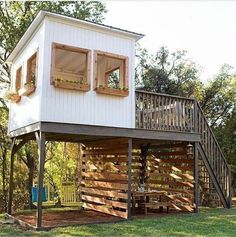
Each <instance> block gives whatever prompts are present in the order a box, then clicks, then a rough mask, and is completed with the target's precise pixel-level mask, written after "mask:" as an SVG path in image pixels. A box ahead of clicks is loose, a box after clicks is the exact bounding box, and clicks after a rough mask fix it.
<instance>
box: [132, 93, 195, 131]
mask: <svg viewBox="0 0 236 237" xmlns="http://www.w3.org/2000/svg"><path fill="white" fill-rule="evenodd" d="M136 128H143V129H154V130H168V131H182V132H194V100H193V99H188V98H182V97H178V96H171V95H165V94H157V93H150V92H143V91H136Z"/></svg>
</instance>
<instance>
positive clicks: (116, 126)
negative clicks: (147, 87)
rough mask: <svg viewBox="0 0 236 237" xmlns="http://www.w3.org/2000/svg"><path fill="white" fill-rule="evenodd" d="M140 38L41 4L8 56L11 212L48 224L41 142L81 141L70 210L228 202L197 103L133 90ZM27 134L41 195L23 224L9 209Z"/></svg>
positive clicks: (225, 171) (214, 145)
mask: <svg viewBox="0 0 236 237" xmlns="http://www.w3.org/2000/svg"><path fill="white" fill-rule="evenodd" d="M142 37H143V35H142V34H137V33H134V32H131V31H126V30H122V29H119V28H115V27H111V26H107V25H102V24H97V23H93V22H89V21H82V20H78V19H74V18H71V17H66V16H62V15H58V14H54V13H50V12H45V11H41V12H40V13H39V14H38V16H37V17H36V18H35V19H34V21H33V22H32V24H31V25H30V26H29V28H28V30H27V31H26V32H25V34H24V35H23V37H22V38H21V40H20V41H19V42H18V44H17V45H16V47H15V48H14V50H13V51H12V53H11V54H10V56H9V57H8V60H7V62H8V63H10V64H11V65H12V67H11V68H12V71H11V75H12V78H11V92H10V99H11V103H10V114H9V135H10V137H11V139H12V153H11V173H10V191H9V200H8V216H9V218H13V219H14V220H16V221H18V222H20V223H25V225H27V226H28V227H29V226H31V227H32V226H34V225H35V226H36V228H37V229H40V228H45V227H46V224H45V223H46V222H45V223H44V215H42V192H43V191H42V190H43V179H44V164H45V152H46V151H45V144H46V141H63V142H72V143H78V144H79V146H78V147H79V148H78V149H79V154H80V159H79V167H80V171H79V173H78V176H79V179H80V183H79V193H78V199H79V200H80V203H82V205H83V210H84V213H83V214H81V215H80V214H78V215H76V217H75V218H79V217H78V216H83V215H86V210H91V211H93V212H94V213H96V214H95V215H94V222H97V221H98V219H99V218H103V219H102V220H104V218H105V217H106V215H107V216H114V217H115V218H118V219H130V218H133V217H135V216H137V215H138V214H139V213H142V214H143V215H144V214H147V215H148V214H149V213H152V212H155V211H156V209H157V210H159V211H161V210H162V209H167V211H172V210H177V211H189V212H193V211H195V212H198V206H199V205H201V204H203V203H204V201H206V200H205V199H207V198H208V199H209V200H212V199H214V198H215V199H216V201H217V202H219V203H220V205H222V206H224V207H227V208H230V207H231V189H230V183H231V181H230V168H229V166H228V164H227V162H226V160H225V157H224V155H223V153H222V151H221V149H220V147H219V144H218V142H217V140H216V138H215V136H214V134H213V132H212V130H211V128H210V127H209V125H208V123H207V120H206V118H205V116H204V114H203V112H202V110H201V108H200V106H199V104H198V102H197V101H196V100H194V99H189V98H182V97H177V96H171V95H165V94H156V93H150V92H145V91H136V90H135V81H134V80H135V78H134V77H135V43H136V41H138V40H139V39H141V38H142ZM30 140H36V141H37V144H38V149H39V167H38V174H37V177H38V181H37V184H38V189H37V190H38V191H37V192H38V193H37V212H36V221H35V222H33V223H26V222H27V221H26V222H24V221H22V219H21V220H20V217H19V218H18V217H16V216H14V214H13V213H12V202H13V200H12V194H13V191H14V190H13V183H14V179H13V177H14V176H13V173H14V154H15V153H16V152H17V151H18V150H19V149H20V148H21V147H22V146H23V145H24V144H25V143H27V142H28V141H30ZM209 200H208V201H209ZM207 203H208V202H207ZM99 213H100V214H99ZM99 215H103V216H102V217H101V216H99ZM19 220H20V221H19Z"/></svg>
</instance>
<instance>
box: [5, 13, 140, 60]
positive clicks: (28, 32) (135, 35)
mask: <svg viewBox="0 0 236 237" xmlns="http://www.w3.org/2000/svg"><path fill="white" fill-rule="evenodd" d="M45 16H48V17H54V18H58V19H66V20H69V21H74V22H77V23H80V24H84V25H91V26H96V27H98V28H100V29H103V30H109V31H111V32H114V33H121V34H123V35H126V36H127V37H131V38H134V39H135V41H138V40H139V39H141V38H143V37H144V35H143V34H138V33H135V32H131V31H125V30H122V29H118V28H115V27H109V26H106V25H102V24H101V25H99V24H96V23H92V22H89V21H83V20H79V19H76V18H72V17H68V16H63V15H59V14H56V13H52V12H47V11H40V12H39V14H38V15H37V16H36V17H35V19H34V20H33V22H32V23H31V25H30V26H29V27H28V29H27V30H26V32H25V33H24V35H23V36H22V37H21V39H20V40H19V42H18V43H17V45H16V46H15V48H14V49H13V51H12V52H11V53H10V55H9V56H8V58H7V60H6V62H7V63H11V62H12V61H13V60H14V58H15V57H16V55H17V54H18V53H19V51H20V50H21V49H22V48H23V47H24V45H25V43H26V42H27V40H28V39H29V38H30V37H31V35H32V34H33V32H34V31H35V30H36V29H37V27H38V26H39V25H40V23H41V22H42V21H43V19H44V18H45Z"/></svg>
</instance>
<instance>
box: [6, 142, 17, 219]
mask: <svg viewBox="0 0 236 237" xmlns="http://www.w3.org/2000/svg"><path fill="white" fill-rule="evenodd" d="M15 143H16V138H13V140H12V144H11V158H10V159H11V161H10V162H11V163H10V178H9V193H8V205H7V213H8V214H9V215H11V213H12V199H13V198H12V197H13V174H14V157H15Z"/></svg>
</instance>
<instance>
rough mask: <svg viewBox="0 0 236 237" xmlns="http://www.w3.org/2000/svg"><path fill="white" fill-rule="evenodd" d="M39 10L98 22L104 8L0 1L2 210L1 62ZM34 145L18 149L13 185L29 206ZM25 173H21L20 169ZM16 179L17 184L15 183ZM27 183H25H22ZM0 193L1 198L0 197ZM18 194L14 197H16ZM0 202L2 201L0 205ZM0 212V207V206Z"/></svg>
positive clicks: (5, 147) (5, 71) (2, 83)
mask: <svg viewBox="0 0 236 237" xmlns="http://www.w3.org/2000/svg"><path fill="white" fill-rule="evenodd" d="M40 10H46V11H50V12H55V13H59V14H63V15H66V16H72V17H75V18H79V19H83V20H90V21H93V22H99V23H100V22H102V20H103V16H104V13H106V7H105V4H104V3H101V2H98V1H42V2H41V1H3V2H0V29H1V30H0V169H1V173H0V181H1V184H0V203H1V204H2V203H3V204H4V206H5V207H6V197H7V188H8V187H7V183H8V182H7V179H8V172H9V170H8V167H9V166H8V162H9V157H8V151H9V147H10V140H9V138H8V136H7V114H8V107H7V103H6V101H5V100H4V98H3V95H4V91H5V90H6V89H8V88H9V85H10V66H9V65H8V64H6V63H5V61H6V59H7V57H8V56H9V54H10V53H11V51H12V50H13V49H14V47H15V45H16V44H17V42H18V41H19V39H20V38H21V37H22V35H23V34H24V32H25V31H26V30H27V28H28V27H29V25H30V24H31V22H32V21H33V19H34V18H35V16H36V15H37V14H38V12H39V11H40ZM35 149H36V148H35V145H34V144H33V143H32V144H29V145H25V146H24V147H23V148H22V151H21V152H19V154H18V155H17V156H18V158H19V162H18V163H20V164H19V167H18V166H17V167H16V168H17V174H16V177H15V179H16V184H17V185H18V186H19V187H20V189H18V190H21V189H22V186H25V187H26V188H27V190H28V196H29V204H30V205H31V188H32V184H33V178H34V169H35V168H36V165H37V162H36V161H35V157H36V155H37V152H36V150H35ZM23 166H24V169H27V170H28V182H21V181H22V177H24V179H25V174H24V173H22V167H23ZM24 171H25V170H24ZM19 180H20V182H18V181H19ZM26 183H27V184H26ZM1 193H3V196H1V195H2V194H1ZM19 196H20V195H18V197H19ZM25 197H26V194H25V193H24V194H22V195H21V199H20V200H21V201H24V202H25V200H26V198H25ZM2 200H3V202H2ZM0 209H1V207H0Z"/></svg>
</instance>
